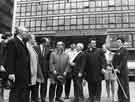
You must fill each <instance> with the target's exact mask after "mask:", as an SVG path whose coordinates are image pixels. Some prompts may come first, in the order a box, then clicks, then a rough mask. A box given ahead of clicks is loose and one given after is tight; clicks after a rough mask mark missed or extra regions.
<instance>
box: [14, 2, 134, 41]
mask: <svg viewBox="0 0 135 102" xmlns="http://www.w3.org/2000/svg"><path fill="white" fill-rule="evenodd" d="M16 25H23V26H26V27H27V28H28V29H29V31H30V32H32V33H34V34H47V35H49V36H52V35H54V36H78V35H79V36H88V35H105V33H106V31H107V30H108V29H111V30H119V29H122V30H123V29H124V30H129V31H130V29H134V28H135V0H18V2H17V11H16ZM128 40H129V41H130V42H131V41H132V42H133V40H135V37H134V36H132V37H130V36H129V37H128Z"/></svg>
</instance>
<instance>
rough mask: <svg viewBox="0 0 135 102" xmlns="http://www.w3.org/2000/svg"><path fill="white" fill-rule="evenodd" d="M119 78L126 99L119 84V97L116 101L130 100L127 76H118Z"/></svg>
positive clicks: (128, 101) (127, 101)
mask: <svg viewBox="0 0 135 102" xmlns="http://www.w3.org/2000/svg"><path fill="white" fill-rule="evenodd" d="M119 80H120V83H121V85H122V87H123V89H124V91H125V93H126V95H127V97H128V99H126V98H125V96H124V93H123V91H122V88H121V87H120V85H118V99H119V101H118V102H130V93H129V82H128V77H127V78H122V77H119ZM118 84H119V83H118Z"/></svg>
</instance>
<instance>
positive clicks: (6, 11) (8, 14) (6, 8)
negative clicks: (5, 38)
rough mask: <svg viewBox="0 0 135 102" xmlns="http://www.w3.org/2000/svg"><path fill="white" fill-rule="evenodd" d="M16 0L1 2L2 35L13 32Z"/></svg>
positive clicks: (0, 22)
mask: <svg viewBox="0 0 135 102" xmlns="http://www.w3.org/2000/svg"><path fill="white" fill-rule="evenodd" d="M13 1H14V0H0V33H5V32H11V29H12V17H13V4H14V2H13Z"/></svg>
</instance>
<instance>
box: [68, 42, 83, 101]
mask: <svg viewBox="0 0 135 102" xmlns="http://www.w3.org/2000/svg"><path fill="white" fill-rule="evenodd" d="M83 48H84V45H83V44H82V43H78V44H77V47H76V50H77V53H76V55H75V56H73V57H75V58H74V60H73V62H72V63H70V64H71V65H72V66H73V69H72V74H73V82H74V96H75V99H74V102H78V101H83V98H84V96H83V87H82V77H83V71H84V66H85V56H84V53H83V52H82V50H83Z"/></svg>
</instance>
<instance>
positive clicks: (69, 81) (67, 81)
mask: <svg viewBox="0 0 135 102" xmlns="http://www.w3.org/2000/svg"><path fill="white" fill-rule="evenodd" d="M70 89H71V78H67V79H66V83H65V95H66V96H67V97H69V94H70Z"/></svg>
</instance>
